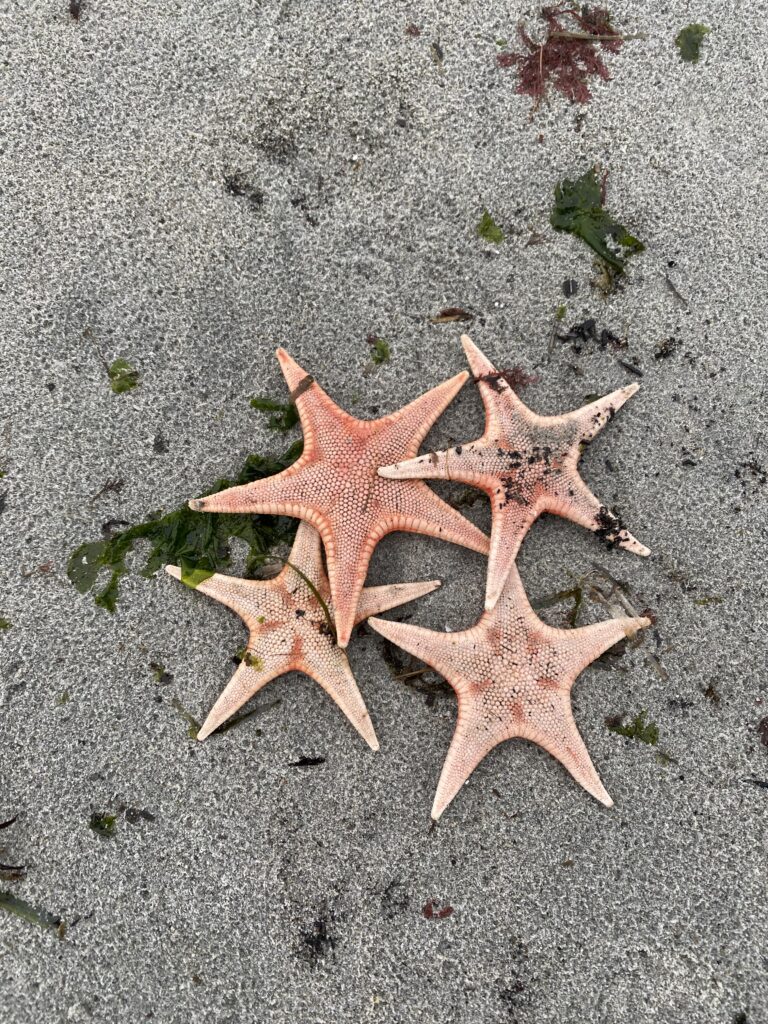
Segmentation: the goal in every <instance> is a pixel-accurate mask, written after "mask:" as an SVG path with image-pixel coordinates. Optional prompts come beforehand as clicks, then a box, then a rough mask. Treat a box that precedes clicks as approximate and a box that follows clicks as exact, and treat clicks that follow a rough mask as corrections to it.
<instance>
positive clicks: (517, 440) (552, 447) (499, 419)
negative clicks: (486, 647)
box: [379, 334, 650, 609]
mask: <svg viewBox="0 0 768 1024" xmlns="http://www.w3.org/2000/svg"><path fill="white" fill-rule="evenodd" d="M461 342H462V345H463V346H464V351H465V352H466V355H467V359H468V360H469V365H470V366H471V368H472V372H473V374H474V376H475V380H476V381H477V384H478V387H479V388H480V395H481V397H482V400H483V405H484V406H485V415H486V421H485V432H484V434H483V436H482V437H481V438H479V439H478V440H477V441H471V442H468V443H466V444H461V445H457V447H455V448H449V449H448V450H447V451H440V452H429V453H428V454H427V455H419V456H418V457H417V458H413V459H409V460H408V461H403V462H398V463H395V464H394V465H391V466H382V468H381V469H379V474H380V475H381V476H384V477H387V479H390V480H406V479H417V478H418V479H427V480H458V481H461V482H462V483H466V484H470V485H471V486H472V487H477V488H479V489H480V490H482V491H485V493H486V494H487V495H488V496H489V498H490V499H491V512H492V529H491V552H490V558H489V560H488V581H487V585H486V592H485V607H486V608H487V609H490V608H493V606H494V604H495V603H496V601H497V600H498V597H499V594H500V593H501V591H502V589H503V587H504V581H505V580H506V578H507V575H508V574H509V572H510V569H511V567H512V565H513V563H514V561H515V558H516V557H517V553H518V551H519V549H520V545H521V543H522V541H523V538H524V537H525V534H526V533H527V531H528V529H529V527H530V526H531V524H532V523H533V522H534V521H535V520H536V519H537V518H538V517H539V516H540V515H541V514H542V513H543V512H555V513H557V515H560V516H564V517H565V518H566V519H572V520H573V521H574V522H575V523H579V524H580V525H581V526H586V527H587V529H589V530H593V531H594V532H595V533H598V534H599V535H600V536H601V537H602V538H603V539H604V540H605V541H607V542H608V543H610V544H611V545H613V546H617V547H623V548H627V549H628V550H629V551H633V552H634V553H635V554H637V555H649V554H650V551H649V550H648V548H647V547H645V545H644V544H641V543H640V542H639V541H638V540H636V539H635V538H634V537H633V536H632V534H631V533H628V532H627V530H625V529H624V527H623V526H622V524H621V522H620V520H619V518H618V516H616V515H615V514H614V513H613V512H611V511H610V510H609V509H608V508H606V506H605V505H603V504H601V502H599V501H598V499H597V498H596V497H595V496H594V494H592V492H591V491H590V490H589V488H588V487H587V485H586V484H585V483H584V481H583V480H582V479H581V477H580V476H579V472H578V469H577V465H578V461H579V456H580V454H581V448H582V446H583V445H586V444H589V442H590V441H591V440H592V439H593V438H594V437H595V435H596V434H597V433H598V432H599V431H600V430H602V428H603V427H604V426H605V424H606V423H607V422H608V421H609V420H610V419H611V417H612V416H613V415H614V413H615V412H616V410H617V409H619V408H620V407H621V406H622V405H623V404H624V403H625V402H626V401H627V399H628V398H630V397H631V396H632V395H634V393H635V392H636V391H637V389H638V386H637V384H630V385H629V386H628V387H625V388H620V389H619V390H618V391H614V392H613V393H612V394H610V395H606V396H605V398H599V399H598V400H597V401H596V402H590V404H589V405H585V406H583V407H582V408H581V409H576V410H575V411H574V412H569V413H564V414H563V415H561V416H539V415H537V414H536V413H535V412H532V411H531V410H530V409H529V408H528V407H527V406H526V405H525V404H524V403H523V402H522V401H521V400H520V398H518V396H517V395H516V394H515V392H514V390H513V389H512V388H511V387H510V385H509V383H508V381H507V380H506V378H505V376H504V374H503V373H499V372H498V371H497V370H495V369H494V367H493V366H492V365H491V363H490V361H489V360H488V359H486V357H485V356H484V355H483V353H482V352H481V351H480V349H479V348H477V346H476V345H475V344H473V342H472V340H471V339H470V338H469V337H467V335H466V334H465V335H463V336H462V339H461Z"/></svg>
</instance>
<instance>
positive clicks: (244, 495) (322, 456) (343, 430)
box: [189, 348, 488, 647]
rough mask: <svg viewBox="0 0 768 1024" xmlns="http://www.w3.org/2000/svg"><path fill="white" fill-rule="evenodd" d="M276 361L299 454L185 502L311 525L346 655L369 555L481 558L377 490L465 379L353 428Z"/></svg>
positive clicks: (476, 534) (420, 509)
mask: <svg viewBox="0 0 768 1024" xmlns="http://www.w3.org/2000/svg"><path fill="white" fill-rule="evenodd" d="M277 358H278V360H279V362H280V366H281V368H282V371H283V375H284V376H285V379H286V381H287V383H288V387H289V388H290V391H291V396H292V398H293V400H294V402H295V403H296V408H297V409H298V412H299V417H300V418H301V425H302V428H303V430H304V452H303V454H302V455H301V457H300V458H299V460H298V461H297V462H295V463H294V464H293V465H292V466H291V467H289V468H288V469H286V470H285V471H284V472H282V473H278V474H277V475H276V476H273V477H268V478H267V479H265V480H257V481H256V482H255V483H251V484H245V485H244V486H242V487H230V488H229V489H228V490H226V491H220V492H219V493H218V494H214V495H211V496H210V497H208V498H198V499H195V500H193V501H190V503H189V504H190V507H191V508H193V509H195V510H197V511H204V512H246V513H255V512H263V513H268V514H273V515H275V514H276V515H287V516H295V517H298V518H299V519H304V520H306V521H307V522H309V523H312V525H313V526H314V527H316V528H317V530H318V531H319V533H320V536H321V537H322V539H323V544H324V546H325V555H326V560H327V563H328V577H329V579H330V586H331V595H332V597H333V605H334V608H335V615H336V628H337V630H338V642H339V645H340V646H341V647H346V646H347V644H348V642H349V637H350V634H351V632H352V627H353V626H354V623H355V621H356V619H355V615H356V609H357V602H358V598H359V596H360V592H361V590H362V588H363V584H364V582H365V577H366V573H367V571H368V564H369V562H370V560H371V556H372V555H373V551H374V548H375V547H376V545H377V544H378V542H379V541H380V540H381V539H382V537H384V536H386V534H388V533H392V532H393V531H394V530H408V531H411V532H413V533H425V534H428V535H429V536H432V537H439V538H440V539H441V540H447V541H451V542H452V543H454V544H461V545H463V546H464V547H468V548H471V549H472V550H473V551H478V552H480V553H481V554H487V553H488V538H487V537H486V536H485V534H484V533H482V532H481V531H480V530H478V529H477V527H476V526H473V525H472V523H470V522H469V520H467V519H465V518H464V517H463V516H461V515H460V514H459V513H458V512H456V510H455V509H452V508H451V506H450V505H448V504H446V502H444V501H443V500H442V499H441V498H438V496H437V495H436V494H435V493H434V491H432V490H430V489H429V487H427V485H426V484H424V483H421V482H417V481H414V480H408V481H399V480H398V481H394V480H385V479H383V477H381V476H379V475H378V473H377V470H378V468H379V466H383V465H386V464H387V463H390V462H392V461H393V459H399V458H406V459H407V458H411V456H413V455H415V454H416V452H417V451H418V450H419V445H420V444H421V442H422V441H423V440H424V438H425V436H426V435H427V432H428V431H429V428H430V427H431V426H432V424H433V423H434V422H435V420H436V419H437V418H438V416H439V415H440V414H441V413H442V412H443V410H444V409H445V408H446V406H447V405H448V404H449V403H450V401H451V399H452V398H453V397H454V396H455V394H456V393H457V391H458V390H459V388H460V387H461V386H462V385H463V384H464V382H465V381H466V380H467V378H468V376H469V375H468V374H467V373H459V374H457V375H456V376H455V377H453V378H451V380H447V381H445V382H444V383H443V384H440V385H438V387H436V388H433V389H432V390H431V391H428V392H427V393H426V394H425V395H422V396H421V397H420V398H417V399H416V400H415V401H413V402H411V403H410V404H409V405H406V406H405V407H404V408H403V409H399V410H398V411H397V412H394V413H391V414H390V415H389V416H384V417H382V418H381V419H378V420H358V419H355V418H354V417H353V416H350V415H349V413H346V412H344V410H343V409H340V408H339V407H338V406H337V405H336V404H335V402H333V401H332V400H331V399H330V398H329V397H328V395H327V394H326V393H325V391H323V389H322V388H321V387H320V385H319V384H317V383H315V381H314V379H313V378H312V377H310V376H309V375H308V374H307V373H306V372H305V371H304V370H303V369H302V368H301V367H300V366H299V365H298V363H296V362H294V360H293V359H291V357H290V356H289V355H288V353H287V352H286V351H285V350H284V349H282V348H280V349H278V350H277Z"/></svg>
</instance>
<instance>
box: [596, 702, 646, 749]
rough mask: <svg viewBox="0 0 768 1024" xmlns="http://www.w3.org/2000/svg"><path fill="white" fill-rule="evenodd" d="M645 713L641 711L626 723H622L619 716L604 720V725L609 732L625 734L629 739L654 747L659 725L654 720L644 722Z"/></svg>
mask: <svg viewBox="0 0 768 1024" xmlns="http://www.w3.org/2000/svg"><path fill="white" fill-rule="evenodd" d="M645 715H646V712H645V711H641V712H640V714H639V715H637V716H636V717H635V718H634V719H633V721H631V722H628V723H627V724H626V725H624V724H623V723H622V721H621V717H620V718H619V720H618V721H614V720H608V721H606V725H607V726H608V728H609V729H610V730H611V732H615V733H618V734H619V736H626V737H627V739H630V740H639V742H640V743H650V744H651V746H654V747H655V746H656V744H657V743H658V742H659V727H658V726H657V725H656V723H655V722H646V720H645Z"/></svg>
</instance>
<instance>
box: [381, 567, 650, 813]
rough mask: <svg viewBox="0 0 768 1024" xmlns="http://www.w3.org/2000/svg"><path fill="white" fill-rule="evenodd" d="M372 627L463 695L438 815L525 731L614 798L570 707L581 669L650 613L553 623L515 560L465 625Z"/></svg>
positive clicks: (600, 794)
mask: <svg viewBox="0 0 768 1024" xmlns="http://www.w3.org/2000/svg"><path fill="white" fill-rule="evenodd" d="M368 624H369V625H370V626H372V627H373V628H374V629H375V630H377V631H378V632H379V633H381V635H382V636H384V637H386V638H387V640H391V641H392V642H393V643H395V644H397V645H398V646H399V647H402V648H403V649H404V650H406V651H408V652H409V653H410V654H413V655H414V656H415V657H417V658H421V659H422V661H425V662H426V663H427V664H428V665H431V666H432V668H434V669H435V670H436V671H437V672H439V673H440V674H441V675H443V676H445V678H446V679H447V680H448V682H449V683H450V684H451V686H452V687H453V689H454V690H455V691H456V696H457V697H458V701H459V712H458V719H457V722H456V731H455V733H454V736H453V740H452V741H451V745H450V748H449V750H448V756H447V757H446V759H445V764H444V766H443V771H442V774H441V776H440V782H439V783H438V787H437V793H436V794H435V802H434V805H433V807H432V817H433V818H439V817H440V815H441V814H442V813H443V811H444V810H445V808H446V807H447V806H448V804H449V803H450V802H451V800H453V798H454V796H456V794H457V793H458V791H459V789H460V788H461V786H462V785H463V783H464V782H466V780H467V779H468V778H469V776H470V775H471V774H472V772H473V771H474V769H475V767H476V766H477V765H478V764H479V763H480V761H481V760H482V759H483V758H484V757H485V755H486V754H487V753H488V752H489V751H490V750H492V749H493V748H494V747H495V746H496V745H497V744H499V743H501V742H502V740H508V739H512V738H513V737H515V736H521V737H522V738H524V739H527V740H532V741H533V742H534V743H538V745H539V746H540V747H543V748H544V749H545V750H547V751H549V753H550V754H552V755H553V757H556V758H557V759H558V761H560V762H561V763H562V764H563V765H564V766H565V767H566V768H567V769H568V771H569V772H570V773H571V775H573V777H574V778H575V779H576V781H577V782H578V783H580V785H582V786H583V787H584V789H586V790H587V792H588V793H591V794H592V796H594V797H595V798H596V799H597V800H599V801H600V802H601V803H603V804H605V805H606V807H610V806H611V805H612V804H613V801H612V800H611V798H610V796H609V795H608V793H607V792H606V790H605V788H604V786H603V784H602V782H601V781H600V778H599V776H598V774H597V772H596V771H595V767H594V765H593V764H592V761H591V760H590V757H589V754H588V753H587V748H586V747H585V745H584V741H583V740H582V738H581V736H580V735H579V731H578V729H577V728H576V723H575V721H574V719H573V712H572V710H571V696H570V693H571V687H572V686H573V684H574V682H575V681H576V677H577V676H578V674H579V673H580V672H581V671H582V670H583V669H585V668H586V667H587V665H589V664H590V662H592V661H594V660H595V658H598V657H599V656H600V655H601V654H602V653H603V652H604V651H607V650H608V648H609V647H612V646H613V645H614V644H615V643H617V642H618V641H619V640H622V639H623V638H624V637H631V636H634V634H635V633H636V632H637V630H638V629H642V628H643V627H645V626H648V625H650V620H649V619H645V618H621V619H610V620H608V621H606V622H600V623H597V624H596V625H592V626H582V627H580V628H579V629H554V628H552V627H551V626H548V625H546V623H544V622H542V621H541V619H539V617H538V616H537V615H536V613H535V612H534V610H533V609H532V608H531V606H530V604H529V602H528V599H527V597H526V595H525V591H524V589H523V585H522V582H521V580H520V576H519V574H518V571H517V567H516V566H515V565H512V567H511V568H510V571H509V575H508V577H507V582H506V584H505V586H504V589H503V590H502V593H501V595H500V597H499V600H498V601H497V603H496V606H495V607H494V608H493V609H492V610H491V611H486V612H484V613H483V614H482V616H481V617H480V619H479V620H478V622H477V623H476V624H475V625H474V626H473V627H472V628H471V629H467V630H464V631H463V632H460V633H435V632H433V631H432V630H429V629H422V628H421V627H420V626H411V625H408V624H406V623H403V622H389V621H387V620H386V619H375V618H374V619H369V620H368Z"/></svg>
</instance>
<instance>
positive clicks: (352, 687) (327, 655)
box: [295, 648, 379, 750]
mask: <svg viewBox="0 0 768 1024" xmlns="http://www.w3.org/2000/svg"><path fill="white" fill-rule="evenodd" d="M295 667H296V668H297V669H298V670H299V671H300V672H304V673H306V675H308V676H310V678H312V679H314V680H315V682H317V683H319V684H320V686H321V687H322V688H323V689H324V690H325V692H326V693H327V694H328V696H329V697H331V699H332V700H333V701H335V703H336V704H337V706H338V707H339V708H340V709H341V711H342V712H343V714H344V715H345V716H346V717H347V719H348V720H349V722H350V723H351V724H352V725H353V726H354V728H355V729H356V730H357V732H358V733H359V734H360V736H362V738H363V739H364V740H365V742H366V743H367V744H368V746H369V747H370V748H371V750H378V749H379V741H378V739H377V737H376V732H375V730H374V728H373V722H372V721H371V716H370V715H369V714H368V708H367V707H366V706H365V701H364V700H363V696H362V694H361V693H360V689H359V687H358V685H357V682H356V680H355V677H354V675H353V674H352V669H351V668H350V665H349V661H348V660H347V656H346V654H344V653H343V652H342V651H341V650H339V649H338V648H331V649H330V651H329V650H327V649H326V650H324V651H323V650H316V651H314V652H307V653H306V654H305V656H304V657H303V658H302V659H301V661H299V663H298V664H297V665H296V666H295Z"/></svg>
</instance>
